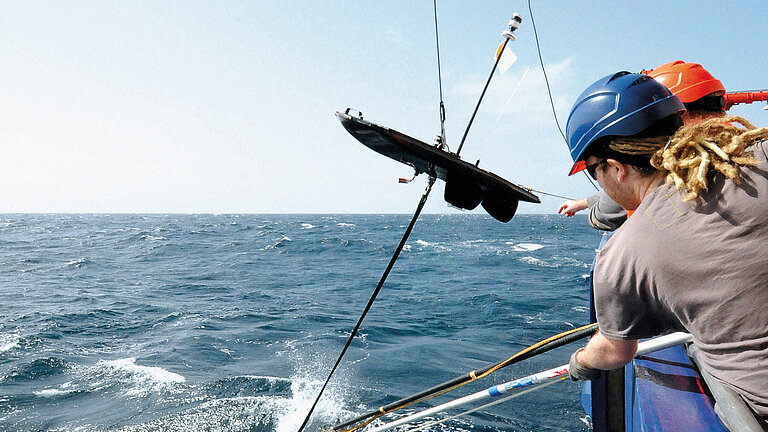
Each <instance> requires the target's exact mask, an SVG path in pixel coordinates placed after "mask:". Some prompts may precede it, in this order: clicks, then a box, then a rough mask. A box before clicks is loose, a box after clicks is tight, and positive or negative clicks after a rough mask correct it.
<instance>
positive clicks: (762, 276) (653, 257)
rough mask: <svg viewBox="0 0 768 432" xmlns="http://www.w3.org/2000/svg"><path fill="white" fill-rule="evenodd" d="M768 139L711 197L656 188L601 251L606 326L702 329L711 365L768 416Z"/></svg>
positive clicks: (719, 179) (701, 342)
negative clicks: (684, 196) (751, 162)
mask: <svg viewBox="0 0 768 432" xmlns="http://www.w3.org/2000/svg"><path fill="white" fill-rule="evenodd" d="M766 148H768V141H766V140H763V141H762V142H758V143H756V144H755V145H754V146H752V147H751V149H752V150H753V151H754V155H755V158H756V159H757V160H758V161H759V165H758V166H757V167H754V168H752V167H748V168H742V169H741V180H742V182H741V186H739V185H736V184H735V183H733V182H732V181H730V180H727V179H725V178H724V177H723V176H722V175H719V174H717V175H716V176H715V177H714V180H713V181H712V183H711V185H710V187H709V192H707V193H706V194H705V195H704V196H703V197H702V198H701V199H699V200H697V201H691V202H687V203H686V202H683V201H682V200H681V197H680V193H679V192H677V191H676V190H675V189H674V187H673V186H672V185H668V184H665V185H662V186H659V187H658V188H656V189H655V190H653V191H652V192H651V193H649V195H648V196H646V197H645V199H643V201H642V203H641V204H640V206H639V207H638V209H637V210H636V211H635V213H634V215H633V216H632V217H630V218H629V219H628V220H627V222H625V223H624V225H623V226H622V227H621V228H620V229H618V230H617V231H616V232H615V234H614V235H613V238H611V239H610V240H609V241H608V243H606V245H605V247H604V248H603V249H602V251H601V252H600V253H599V255H598V257H597V259H596V264H595V272H594V290H595V305H596V309H597V319H598V322H599V323H600V331H601V332H602V333H603V334H604V335H605V336H607V337H609V338H614V339H639V338H645V337H650V336H654V335H657V334H659V333H663V332H667V331H675V330H685V331H688V332H690V333H691V334H692V335H693V338H694V343H695V344H696V345H697V346H698V347H699V348H700V349H701V354H702V359H703V361H704V363H705V368H706V369H707V370H708V372H709V373H710V374H712V376H714V377H715V378H717V379H719V380H721V381H723V382H725V383H727V384H729V385H730V386H731V387H733V388H734V390H736V391H737V392H738V393H740V394H741V395H742V396H743V397H744V398H745V399H746V401H747V403H748V404H749V405H750V406H751V407H752V409H753V410H754V411H755V412H757V413H758V414H759V415H760V416H762V417H763V418H764V419H766V418H768V171H767V170H768V162H766V160H767V159H768V158H767V157H766Z"/></svg>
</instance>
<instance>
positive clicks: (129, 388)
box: [83, 357, 186, 397]
mask: <svg viewBox="0 0 768 432" xmlns="http://www.w3.org/2000/svg"><path fill="white" fill-rule="evenodd" d="M83 375H84V376H83V378H84V379H85V380H86V383H85V385H87V386H88V387H90V388H89V391H92V392H95V391H99V390H103V389H105V388H108V387H112V386H114V385H120V386H124V387H126V388H125V389H124V390H125V394H126V395H127V396H130V397H142V396H146V395H148V394H150V393H155V392H162V391H169V390H174V386H176V385H178V384H180V383H183V382H185V381H186V378H184V376H182V375H179V374H177V373H174V372H171V371H168V370H166V369H163V368H161V367H157V366H141V365H137V364H136V359H135V358H132V357H131V358H125V359H118V360H99V361H98V362H97V363H96V364H95V365H93V366H91V367H89V368H88V369H87V370H86V371H85V373H84V374H83Z"/></svg>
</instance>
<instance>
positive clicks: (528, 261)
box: [519, 256, 560, 268]
mask: <svg viewBox="0 0 768 432" xmlns="http://www.w3.org/2000/svg"><path fill="white" fill-rule="evenodd" d="M519 261H522V262H524V263H526V264H530V265H535V266H539V267H548V268H557V267H560V265H558V264H552V263H549V262H547V261H544V260H543V259H539V258H534V257H531V256H524V257H522V258H520V259H519Z"/></svg>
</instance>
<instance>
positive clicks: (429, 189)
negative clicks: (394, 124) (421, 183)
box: [297, 0, 445, 432]
mask: <svg viewBox="0 0 768 432" xmlns="http://www.w3.org/2000/svg"><path fill="white" fill-rule="evenodd" d="M433 7H434V10H435V40H436V44H437V76H438V82H439V85H440V142H439V143H438V146H440V148H442V146H444V145H445V105H444V104H443V78H442V73H441V71H440V40H439V37H438V32H437V0H433ZM432 174H434V171H433V172H432ZM435 180H436V177H435V176H434V175H430V176H429V180H428V182H427V188H426V189H425V190H424V193H423V194H422V196H421V200H420V201H419V205H418V206H416V212H415V213H414V214H413V218H411V223H409V224H408V228H406V230H405V233H404V234H403V238H402V239H401V240H400V244H399V245H398V246H397V249H395V253H394V255H392V258H391V259H390V260H389V265H387V268H386V269H385V270H384V274H382V275H381V279H379V283H378V284H377V285H376V289H374V290H373V294H371V298H370V299H369V300H368V304H367V305H366V306H365V309H363V313H362V314H360V318H358V320H357V324H355V328H354V329H353V330H352V333H350V335H349V338H347V343H346V344H344V348H343V349H342V350H341V354H339V358H338V359H336V363H335V364H334V365H333V368H331V372H330V373H329V374H328V378H327V379H326V380H325V383H324V384H323V387H322V388H321V389H320V392H319V393H318V395H317V398H315V402H314V403H313V404H312V407H311V408H310V409H309V412H308V413H307V416H306V418H304V422H303V423H302V424H301V426H300V427H299V430H298V431H297V432H302V431H303V430H304V428H305V427H306V426H307V423H309V419H310V418H311V417H312V411H314V410H315V407H316V406H317V403H318V402H319V401H320V397H321V396H322V395H323V392H324V391H325V387H326V386H327V385H328V383H329V382H330V381H331V377H332V376H333V373H334V372H336V368H337V367H338V366H339V363H341V359H342V358H343V357H344V354H345V353H346V352H347V349H348V348H349V345H350V344H351V343H352V340H354V338H355V335H356V334H357V331H358V330H359V329H360V325H361V324H362V323H363V319H365V316H366V315H367V314H368V311H369V310H370V309H371V306H373V302H374V300H376V296H377V295H379V291H381V287H382V286H384V281H386V280H387V276H389V272H390V271H391V270H392V267H393V266H394V265H395V261H397V258H398V257H399V256H400V252H401V251H402V250H403V247H405V243H406V241H408V237H409V236H410V235H411V231H412V230H413V226H414V225H415V224H416V220H418V219H419V215H421V210H422V209H423V208H424V204H426V202H427V198H428V197H429V193H430V192H432V185H434V184H435Z"/></svg>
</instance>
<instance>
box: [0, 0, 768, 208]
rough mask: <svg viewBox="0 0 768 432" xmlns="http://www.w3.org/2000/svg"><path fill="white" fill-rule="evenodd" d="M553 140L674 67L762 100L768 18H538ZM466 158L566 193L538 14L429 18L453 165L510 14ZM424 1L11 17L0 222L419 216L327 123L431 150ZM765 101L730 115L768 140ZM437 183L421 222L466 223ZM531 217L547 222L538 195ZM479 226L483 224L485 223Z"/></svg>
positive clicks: (572, 183) (685, 11) (764, 11)
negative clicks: (763, 131)
mask: <svg viewBox="0 0 768 432" xmlns="http://www.w3.org/2000/svg"><path fill="white" fill-rule="evenodd" d="M532 8H533V14H534V18H535V23H536V27H537V31H538V36H539V41H540V44H541V53H542V58H543V61H544V66H545V70H546V72H547V76H548V78H549V84H550V86H551V92H552V98H553V102H554V107H555V112H556V113H557V118H558V119H559V122H560V125H561V127H562V128H563V129H565V122H566V119H567V117H568V113H569V111H570V108H571V106H572V104H573V102H574V101H575V99H576V97H577V96H578V95H579V94H580V93H581V91H582V90H584V89H585V88H586V87H587V86H588V85H589V84H591V83H592V82H594V81H596V80H597V79H598V78H600V77H602V76H605V75H607V74H609V73H613V72H617V71H620V70H629V71H634V72H637V71H640V70H641V69H644V68H645V69H648V68H653V67H656V66H659V65H661V64H663V63H666V62H668V61H672V60H678V59H682V60H685V61H691V62H698V63H701V64H702V65H703V66H704V67H705V68H706V69H707V70H709V71H710V72H711V73H712V74H713V75H715V76H716V77H717V78H719V79H720V80H721V81H722V82H723V84H724V85H725V87H726V89H727V90H732V91H733V90H751V89H765V88H768V75H766V73H765V71H766V70H767V68H766V66H768V56H767V55H766V52H768V33H766V27H765V19H766V17H767V16H768V4H767V3H766V2H765V1H764V0H753V1H739V2H719V1H717V2H716V1H701V2H669V1H666V0H665V1H657V0H652V1H644V2H615V1H592V2H565V1H555V0H549V1H537V0H533V1H532ZM515 12H518V13H520V14H521V15H522V16H523V22H522V24H521V26H520V28H519V30H517V32H516V35H517V38H516V39H517V40H516V41H514V42H511V43H510V48H511V49H512V51H513V52H514V53H515V55H516V56H517V61H516V62H515V63H514V64H513V65H512V67H511V68H510V69H509V70H507V71H506V72H505V73H503V74H501V73H498V72H497V73H496V74H495V75H494V77H493V79H492V81H491V85H490V87H489V89H488V92H487V94H486V96H485V98H484V99H483V102H482V105H481V106H480V109H479V111H478V114H477V118H476V120H475V122H474V124H473V126H472V128H471V129H470V131H469V134H468V137H467V140H466V143H465V144H464V148H463V150H462V153H461V154H462V157H463V158H464V159H466V160H469V161H471V162H475V161H476V160H480V165H479V166H480V167H481V168H484V169H486V170H490V171H492V172H494V173H496V174H498V175H500V176H502V177H504V178H506V179H507V180H509V181H511V182H513V183H516V184H520V185H523V186H526V187H530V188H533V189H535V190H537V191H543V192H547V193H551V194H556V195H560V196H565V197H571V198H580V197H584V196H587V195H589V194H591V193H593V192H594V191H595V189H594V187H593V186H592V185H591V184H590V182H589V181H587V179H586V178H585V176H581V175H577V176H573V177H568V176H567V172H568V169H569V168H570V165H571V161H570V157H569V155H568V152H567V148H566V146H565V143H564V140H563V138H562V137H561V135H560V132H559V131H558V129H557V126H556V124H555V119H554V117H553V112H552V107H551V106H550V101H549V97H548V95H547V89H546V85H545V81H544V77H543V74H542V69H541V66H540V65H539V57H538V54H537V51H536V43H535V37H534V32H533V26H532V20H531V16H530V13H529V10H528V3H527V2H526V1H483V2H467V1H459V0H455V1H454V0H448V1H442V0H438V1H437V15H438V24H439V27H438V30H439V42H440V61H441V66H442V84H443V100H444V103H445V110H446V125H445V127H446V137H447V143H448V145H449V147H450V148H451V149H452V150H454V151H455V150H456V148H457V147H458V144H459V142H460V140H461V136H462V135H463V133H464V130H465V128H466V126H467V123H468V121H469V118H470V116H471V114H472V111H473V109H474V108H475V105H476V103H477V101H478V99H479V97H480V93H481V91H482V88H483V85H484V84H485V81H486V79H487V78H488V75H489V73H490V71H491V68H492V66H493V62H494V54H495V51H496V48H497V46H498V45H499V44H500V43H501V42H502V41H503V38H502V37H501V32H502V31H503V30H505V29H506V28H507V24H508V22H509V19H510V18H511V17H512V14H513V13H515ZM434 19H435V18H434V10H433V3H432V1H428V0H418V1H413V0H411V1H404V0H403V1H380V2H374V1H362V0H361V1H347V0H334V1H262V0H254V1H227V0H221V1H216V2H210V1H191V0H185V1H161V2H158V1H61V2H53V1H42V2H41V1H30V0H23V1H14V0H6V1H3V2H0V41H2V42H0V73H1V74H2V75H1V79H0V146H1V147H0V148H2V152H1V153H0V185H1V186H0V213H12V212H22V213H26V212H31V213H37V212H41V213H60V212H63V213H408V214H411V213H413V211H414V210H415V208H416V205H417V203H418V201H419V198H420V197H421V194H422V192H423V190H424V187H425V186H426V182H427V178H426V177H425V176H424V175H421V176H419V177H417V178H416V179H415V180H414V181H413V182H411V183H410V184H407V185H406V184H398V181H397V180H398V178H399V177H408V178H410V177H411V176H412V174H413V172H412V170H411V169H410V168H408V167H407V166H405V165H403V164H400V163H398V162H396V161H393V160H391V159H388V158H386V157H384V156H381V155H379V154H377V153H375V152H373V151H371V150H370V149H368V148H366V147H364V146H363V145H362V144H360V143H358V142H357V141H356V140H355V139H354V138H352V136H351V135H349V134H348V133H347V132H346V131H345V130H344V129H343V128H342V127H341V124H340V123H339V121H338V120H337V119H336V117H335V116H334V114H335V113H336V112H337V111H341V110H344V109H346V108H347V107H351V108H354V109H357V110H359V111H361V112H362V113H363V117H364V118H365V119H366V120H369V121H372V122H375V123H379V124H382V125H385V126H388V127H390V128H393V129H397V130H399V131H401V132H403V133H406V134H408V135H410V136H413V137H415V138H418V139H421V140H423V141H426V142H432V140H433V139H434V137H435V136H436V135H438V134H439V133H440V116H439V102H440V97H439V89H440V88H439V85H438V73H437V56H436V47H435V23H434ZM764 107H765V103H760V104H757V103H755V104H752V105H744V106H738V107H736V108H734V109H733V110H732V111H731V112H732V113H734V114H739V115H743V116H745V117H746V118H747V119H749V120H751V121H752V122H753V123H754V124H756V125H757V126H768V111H766V110H764V109H763V108H764ZM442 195H443V184H442V182H438V183H437V185H436V187H435V189H434V190H433V192H432V194H431V197H430V199H429V202H428V204H427V206H426V207H425V210H424V211H425V212H428V213H459V212H460V210H457V209H453V208H449V207H447V206H446V204H445V201H444V200H443V197H442ZM539 196H540V197H541V199H542V203H541V204H527V203H521V205H520V208H519V210H518V212H519V213H555V212H556V211H557V207H558V206H559V204H560V203H561V202H562V201H563V199H562V198H555V197H550V196H547V195H543V194H539ZM475 212H478V213H479V212H482V209H480V208H479V209H478V210H475Z"/></svg>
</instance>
